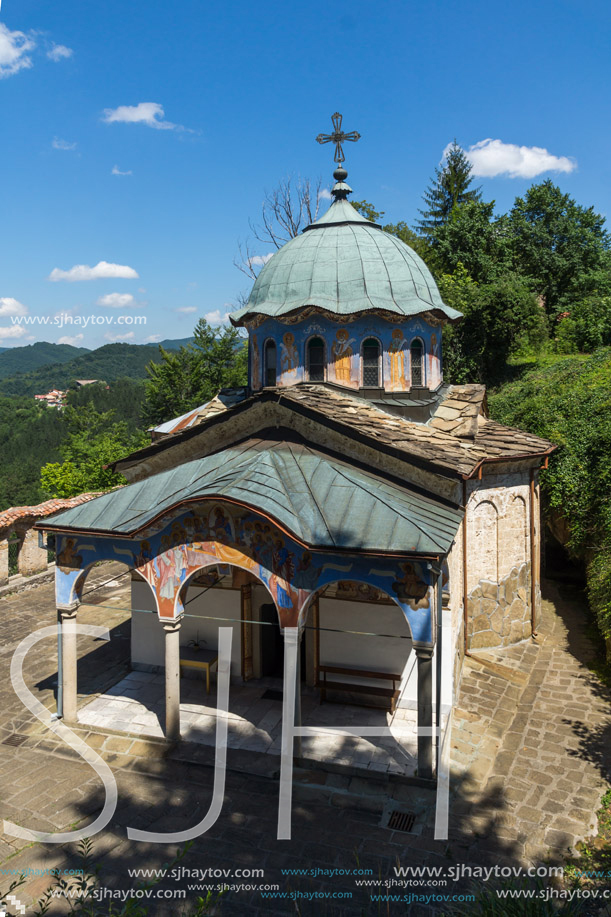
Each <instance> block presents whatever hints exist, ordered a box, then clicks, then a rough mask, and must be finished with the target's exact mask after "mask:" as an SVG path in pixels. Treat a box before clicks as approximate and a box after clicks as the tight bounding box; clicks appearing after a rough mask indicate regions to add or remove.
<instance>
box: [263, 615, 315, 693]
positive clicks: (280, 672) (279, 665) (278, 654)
mask: <svg viewBox="0 0 611 917" xmlns="http://www.w3.org/2000/svg"><path fill="white" fill-rule="evenodd" d="M259 614H260V619H261V677H262V678H266V677H268V678H282V677H283V676H284V637H283V635H282V631H281V630H280V625H279V624H278V612H277V610H276V606H275V605H274V603H273V602H269V603H267V604H265V605H261V609H260V612H259ZM300 653H301V680H302V681H305V638H304V637H302V639H301V647H300Z"/></svg>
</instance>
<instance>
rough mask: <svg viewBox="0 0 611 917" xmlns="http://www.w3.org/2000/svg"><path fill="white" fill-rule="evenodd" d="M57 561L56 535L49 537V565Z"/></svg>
mask: <svg viewBox="0 0 611 917" xmlns="http://www.w3.org/2000/svg"><path fill="white" fill-rule="evenodd" d="M54 561H55V535H53V534H49V535H47V563H48V564H52V563H53V562H54Z"/></svg>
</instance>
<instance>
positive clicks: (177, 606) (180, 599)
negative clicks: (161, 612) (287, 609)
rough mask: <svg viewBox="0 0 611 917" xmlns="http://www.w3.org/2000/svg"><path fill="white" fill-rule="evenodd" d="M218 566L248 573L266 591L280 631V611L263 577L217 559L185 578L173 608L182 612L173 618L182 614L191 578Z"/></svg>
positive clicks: (232, 563)
mask: <svg viewBox="0 0 611 917" xmlns="http://www.w3.org/2000/svg"><path fill="white" fill-rule="evenodd" d="M218 566H225V567H231V568H232V569H236V570H244V571H246V572H247V573H250V574H251V575H252V576H253V577H254V578H255V579H256V580H257V584H258V585H260V586H263V587H264V588H265V589H266V590H267V592H268V594H269V596H270V598H271V601H272V602H273V603H274V605H275V606H276V611H277V613H278V626H279V627H280V629H282V628H283V627H284V626H285V625H284V624H283V622H282V618H281V616H280V609H279V608H278V605H277V603H276V598H275V596H274V594H273V592H272V591H271V589H270V588H269V582H265V580H264V579H263V577H262V576H260V575H258V574H257V573H256V572H255V571H254V570H253V569H251V568H250V567H246V566H244V565H243V564H239V563H236V562H235V561H229V562H226V561H219V560H218V559H217V560H210V561H208V562H207V563H204V564H202V566H201V567H194V568H193V569H192V570H190V572H189V574H188V576H186V577H185V580H184V582H182V583H181V586H180V589H179V590H178V592H177V593H176V598H175V603H174V607H175V609H177V610H178V609H182V610H181V611H180V613H179V614H176V615H175V617H177V618H178V617H180V614H182V611H184V604H183V601H184V597H185V596H186V594H187V590H188V588H189V586H190V585H192V583H191V581H192V580H193V578H194V577H195V576H197V575H198V573H202V572H203V571H204V570H207V569H208V568H209V567H218Z"/></svg>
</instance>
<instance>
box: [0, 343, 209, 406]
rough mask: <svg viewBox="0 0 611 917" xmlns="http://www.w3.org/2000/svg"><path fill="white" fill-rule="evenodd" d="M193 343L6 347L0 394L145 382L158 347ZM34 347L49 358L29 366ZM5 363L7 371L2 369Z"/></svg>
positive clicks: (0, 364) (173, 347)
mask: <svg viewBox="0 0 611 917" xmlns="http://www.w3.org/2000/svg"><path fill="white" fill-rule="evenodd" d="M192 340H193V338H181V339H180V340H165V341H160V342H159V344H105V345H104V346H103V347H98V348H97V349H96V350H87V349H86V348H84V347H70V346H69V345H67V344H47V343H44V342H41V343H39V344H31V345H30V346H29V347H11V348H7V350H6V351H5V352H4V353H1V352H0V394H2V395H44V394H45V392H48V391H49V390H50V389H53V388H59V389H66V388H68V386H69V385H70V384H71V383H72V382H74V380H75V379H103V380H104V382H115V381H116V380H117V379H122V378H128V379H146V377H147V376H146V368H145V367H146V365H147V363H150V362H151V361H153V362H154V363H159V362H160V360H161V357H160V355H159V346H160V345H161V346H162V347H163V348H164V349H165V350H178V349H179V348H180V347H181V346H185V345H186V344H189V343H190V342H191V341H192ZM35 348H47V350H46V352H47V353H48V354H50V355H51V356H50V358H49V359H47V360H45V362H44V363H41V362H36V357H35V358H34V361H33V362H34V365H32V359H31V354H32V352H34V353H35V354H37V353H38V352H39V351H37V350H35ZM48 348H51V349H48ZM14 355H15V356H14ZM20 356H21V359H20ZM5 361H6V362H7V364H8V367H10V371H9V369H8V368H6V369H5V367H4V363H5ZM17 367H19V370H18V369H17Z"/></svg>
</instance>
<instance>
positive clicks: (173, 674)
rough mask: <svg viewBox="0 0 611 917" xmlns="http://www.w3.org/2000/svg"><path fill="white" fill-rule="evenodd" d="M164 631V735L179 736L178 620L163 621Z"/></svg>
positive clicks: (168, 737) (167, 736) (172, 737)
mask: <svg viewBox="0 0 611 917" xmlns="http://www.w3.org/2000/svg"><path fill="white" fill-rule="evenodd" d="M163 629H164V631H165V737H166V739H168V740H171V741H175V740H176V739H179V738H180V643H179V638H180V621H168V622H166V623H164V625H163Z"/></svg>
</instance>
